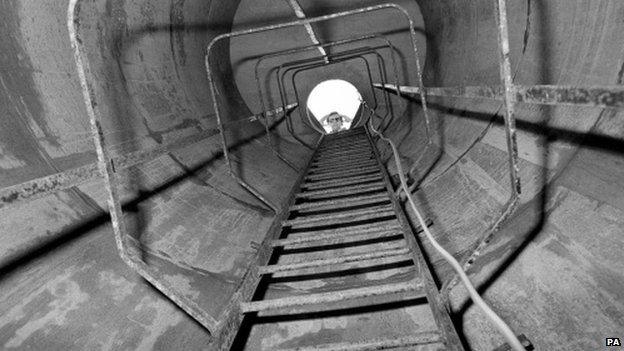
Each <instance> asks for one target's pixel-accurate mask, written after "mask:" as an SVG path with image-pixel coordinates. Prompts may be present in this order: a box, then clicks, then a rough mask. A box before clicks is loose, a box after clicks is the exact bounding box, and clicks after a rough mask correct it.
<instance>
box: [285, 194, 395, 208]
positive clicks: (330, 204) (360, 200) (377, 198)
mask: <svg viewBox="0 0 624 351" xmlns="http://www.w3.org/2000/svg"><path fill="white" fill-rule="evenodd" d="M388 201H390V197H388V194H387V193H382V194H372V195H364V196H357V197H348V198H344V199H343V198H341V199H330V200H323V201H316V202H305V203H302V204H298V205H293V206H291V207H290V211H299V212H310V211H323V210H334V209H340V208H346V207H354V206H361V205H370V204H374V203H378V202H388Z"/></svg>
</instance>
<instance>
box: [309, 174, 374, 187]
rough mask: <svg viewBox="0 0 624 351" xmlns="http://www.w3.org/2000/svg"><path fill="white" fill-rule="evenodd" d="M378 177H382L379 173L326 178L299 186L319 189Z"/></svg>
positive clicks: (364, 181) (363, 181) (369, 180)
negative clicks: (343, 177) (345, 177)
mask: <svg viewBox="0 0 624 351" xmlns="http://www.w3.org/2000/svg"><path fill="white" fill-rule="evenodd" d="M378 179H382V178H381V175H364V176H357V177H349V178H347V179H332V180H326V181H322V182H312V183H303V184H301V187H302V188H305V189H310V190H320V189H325V188H333V187H337V186H341V185H350V184H358V183H366V182H372V181H374V180H378Z"/></svg>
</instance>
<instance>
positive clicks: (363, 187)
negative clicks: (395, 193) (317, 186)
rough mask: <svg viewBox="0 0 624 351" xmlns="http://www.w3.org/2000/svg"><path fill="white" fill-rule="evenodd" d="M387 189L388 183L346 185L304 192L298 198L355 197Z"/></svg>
mask: <svg viewBox="0 0 624 351" xmlns="http://www.w3.org/2000/svg"><path fill="white" fill-rule="evenodd" d="M385 187H386V183H385V182H383V181H381V182H375V183H370V184H369V183H367V184H359V185H353V184H350V185H344V186H341V187H336V188H331V189H322V190H311V191H304V192H302V193H299V194H297V195H296V197H297V198H307V199H309V198H319V197H331V196H340V195H355V194H359V193H365V192H369V191H373V190H377V189H384V188H385Z"/></svg>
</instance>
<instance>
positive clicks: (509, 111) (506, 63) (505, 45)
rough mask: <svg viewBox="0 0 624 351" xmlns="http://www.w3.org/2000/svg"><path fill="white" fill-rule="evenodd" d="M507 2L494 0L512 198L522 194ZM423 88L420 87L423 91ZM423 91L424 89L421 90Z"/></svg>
mask: <svg viewBox="0 0 624 351" xmlns="http://www.w3.org/2000/svg"><path fill="white" fill-rule="evenodd" d="M506 1H507V0H496V1H495V4H496V10H497V12H498V45H499V49H500V66H501V71H500V72H501V81H502V82H503V85H504V86H505V95H504V101H505V112H506V113H505V127H506V128H505V134H506V135H507V152H508V153H509V178H510V181H511V188H512V191H513V195H512V196H518V194H520V193H521V192H522V187H521V183H520V177H519V176H518V172H519V166H518V142H517V140H516V119H515V116H514V113H515V101H514V98H513V96H514V85H513V77H512V75H511V59H510V57H509V56H510V54H509V33H508V28H507V2H506ZM423 88H424V87H421V89H423ZM423 90H424V89H423Z"/></svg>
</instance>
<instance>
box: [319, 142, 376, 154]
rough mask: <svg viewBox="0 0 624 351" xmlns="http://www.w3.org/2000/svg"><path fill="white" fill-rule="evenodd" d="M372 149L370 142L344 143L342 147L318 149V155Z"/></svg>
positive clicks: (333, 146)
mask: <svg viewBox="0 0 624 351" xmlns="http://www.w3.org/2000/svg"><path fill="white" fill-rule="evenodd" d="M362 149H370V144H369V143H368V141H361V142H351V143H344V144H341V145H331V146H322V147H320V148H318V150H317V153H318V154H321V153H326V152H336V151H352V150H362Z"/></svg>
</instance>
